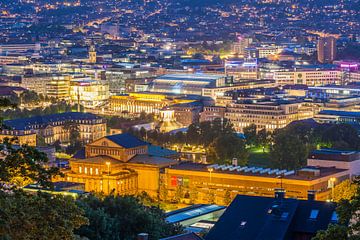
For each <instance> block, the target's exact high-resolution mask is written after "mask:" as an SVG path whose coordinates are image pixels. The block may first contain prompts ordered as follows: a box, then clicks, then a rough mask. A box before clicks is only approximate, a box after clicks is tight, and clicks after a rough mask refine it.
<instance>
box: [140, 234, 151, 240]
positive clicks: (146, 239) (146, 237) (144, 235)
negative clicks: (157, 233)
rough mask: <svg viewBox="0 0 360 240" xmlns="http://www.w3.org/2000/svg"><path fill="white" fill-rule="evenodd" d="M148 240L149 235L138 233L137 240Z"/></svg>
mask: <svg viewBox="0 0 360 240" xmlns="http://www.w3.org/2000/svg"><path fill="white" fill-rule="evenodd" d="M148 239H149V234H147V233H139V234H138V235H137V240H148Z"/></svg>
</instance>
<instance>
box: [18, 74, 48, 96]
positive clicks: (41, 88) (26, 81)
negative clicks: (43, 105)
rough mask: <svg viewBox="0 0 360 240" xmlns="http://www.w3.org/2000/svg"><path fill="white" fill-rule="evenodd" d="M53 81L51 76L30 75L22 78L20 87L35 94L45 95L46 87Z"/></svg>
mask: <svg viewBox="0 0 360 240" xmlns="http://www.w3.org/2000/svg"><path fill="white" fill-rule="evenodd" d="M52 80H53V77H52V76H51V75H32V76H23V77H22V79H21V87H23V88H26V89H28V90H30V91H34V92H36V93H37V94H42V95H44V96H45V95H47V85H48V84H49V83H50V82H51V81H52Z"/></svg>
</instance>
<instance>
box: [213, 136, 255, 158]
mask: <svg viewBox="0 0 360 240" xmlns="http://www.w3.org/2000/svg"><path fill="white" fill-rule="evenodd" d="M248 155H249V154H248V151H247V150H246V148H245V141H244V140H243V139H240V138H239V137H238V136H236V135H235V134H231V135H222V136H220V137H218V138H216V139H215V140H214V141H213V143H212V144H211V145H210V146H209V150H208V158H209V159H210V160H211V161H213V162H217V163H221V164H224V163H231V161H232V159H233V158H237V160H238V164H239V165H245V164H246V163H247V159H248Z"/></svg>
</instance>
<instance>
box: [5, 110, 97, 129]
mask: <svg viewBox="0 0 360 240" xmlns="http://www.w3.org/2000/svg"><path fill="white" fill-rule="evenodd" d="M97 119H102V118H101V117H99V116H97V115H95V114H92V113H82V112H64V113H56V114H49V115H43V116H34V117H29V118H18V119H13V120H6V121H4V125H5V126H7V127H9V128H11V129H13V130H26V129H33V128H39V127H37V126H38V125H40V126H41V127H45V126H46V125H49V124H52V123H54V122H59V121H75V120H97Z"/></svg>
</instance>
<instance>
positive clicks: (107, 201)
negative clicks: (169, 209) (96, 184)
mask: <svg viewBox="0 0 360 240" xmlns="http://www.w3.org/2000/svg"><path fill="white" fill-rule="evenodd" d="M77 203H78V206H79V207H80V208H82V209H84V211H85V215H86V217H87V218H88V219H89V222H90V224H89V225H86V226H82V227H81V228H80V229H79V230H77V231H76V233H77V234H78V235H80V236H82V237H87V238H89V239H92V240H117V239H118V240H130V239H136V235H137V234H139V233H143V232H145V233H148V234H149V237H150V239H159V238H162V237H167V236H172V235H176V234H178V233H181V232H182V228H181V227H180V226H178V225H173V224H170V223H167V222H166V221H165V215H164V212H163V211H162V210H161V209H160V208H158V207H155V206H144V205H143V204H142V203H141V202H140V200H139V199H138V198H136V197H132V196H124V197H120V196H107V197H105V198H97V197H95V196H89V197H86V198H80V199H79V200H78V201H77Z"/></svg>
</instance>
